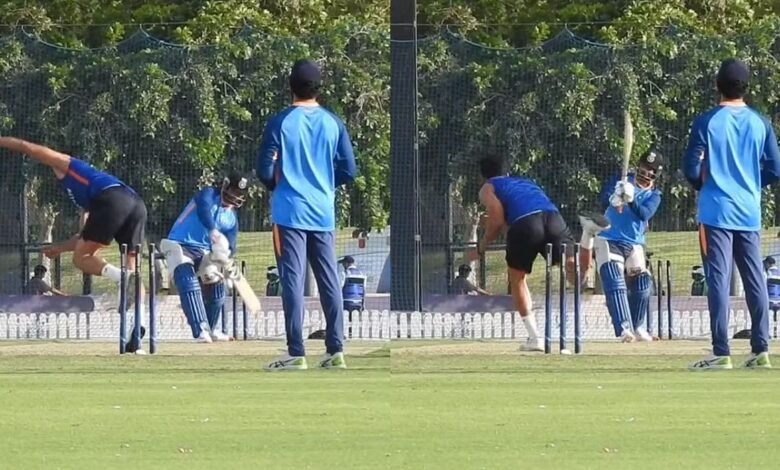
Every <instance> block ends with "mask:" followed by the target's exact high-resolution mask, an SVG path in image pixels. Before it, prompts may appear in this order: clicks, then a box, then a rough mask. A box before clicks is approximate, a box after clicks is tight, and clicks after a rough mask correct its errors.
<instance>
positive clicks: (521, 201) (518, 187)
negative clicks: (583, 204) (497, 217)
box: [488, 176, 558, 225]
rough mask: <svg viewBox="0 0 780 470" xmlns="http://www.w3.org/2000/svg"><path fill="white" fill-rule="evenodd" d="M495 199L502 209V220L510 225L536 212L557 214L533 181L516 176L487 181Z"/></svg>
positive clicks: (550, 202)
mask: <svg viewBox="0 0 780 470" xmlns="http://www.w3.org/2000/svg"><path fill="white" fill-rule="evenodd" d="M488 183H490V184H491V185H493V189H494V191H495V193H496V198H498V200H499V201H501V205H502V206H503V207H504V219H506V223H507V225H512V224H513V223H515V222H517V221H518V220H520V219H522V218H523V217H525V216H528V215H531V214H536V213H537V212H558V208H557V207H555V204H553V203H552V201H551V200H550V198H548V197H547V194H545V193H544V191H542V188H540V187H539V186H538V185H537V184H536V183H534V182H533V181H531V180H529V179H526V178H520V177H517V176H497V177H494V178H490V179H488Z"/></svg>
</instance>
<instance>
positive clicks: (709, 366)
mask: <svg viewBox="0 0 780 470" xmlns="http://www.w3.org/2000/svg"><path fill="white" fill-rule="evenodd" d="M733 368H734V366H733V365H732V364H731V356H710V357H708V358H706V359H702V360H701V361H698V362H694V363H693V364H691V365H690V366H689V367H688V369H689V370H726V369H733Z"/></svg>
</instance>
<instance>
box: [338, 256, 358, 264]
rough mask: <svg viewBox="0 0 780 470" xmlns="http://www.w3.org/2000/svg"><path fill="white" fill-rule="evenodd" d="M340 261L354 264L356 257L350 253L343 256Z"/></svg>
mask: <svg viewBox="0 0 780 470" xmlns="http://www.w3.org/2000/svg"><path fill="white" fill-rule="evenodd" d="M339 263H340V264H354V263H355V258H353V257H351V256H349V255H347V256H345V257H343V258H341V259H340V260H339Z"/></svg>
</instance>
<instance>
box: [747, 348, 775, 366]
mask: <svg viewBox="0 0 780 470" xmlns="http://www.w3.org/2000/svg"><path fill="white" fill-rule="evenodd" d="M742 367H744V368H745V369H771V368H772V363H771V362H769V353H768V352H762V353H758V354H751V355H750V357H749V358H748V359H747V360H746V361H745V362H743V363H742Z"/></svg>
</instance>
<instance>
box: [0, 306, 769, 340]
mask: <svg viewBox="0 0 780 470" xmlns="http://www.w3.org/2000/svg"><path fill="white" fill-rule="evenodd" d="M701 302H702V299H701V298H698V299H694V300H692V301H691V300H689V301H686V298H682V299H680V300H678V301H676V302H675V303H674V304H673V306H672V315H671V317H672V319H673V321H672V335H673V337H674V338H677V339H692V338H704V337H707V336H709V334H710V326H709V314H708V312H707V310H706V309H703V308H701V307H702V305H701ZM569 305H571V303H570V304H569ZM96 307H97V308H96V310H95V311H93V312H89V313H70V314H65V313H40V314H18V313H13V312H2V313H0V340H32V339H91V340H115V339H117V338H118V334H119V315H118V313H117V311H116V308H115V306H113V305H111V299H97V300H96ZM735 307H736V308H734V309H733V310H732V312H731V318H730V321H729V329H730V332H731V334H732V335H733V334H734V333H735V332H737V331H739V330H742V329H747V328H750V316H749V314H748V312H747V309H746V308H745V306H744V305H743V302H742V303H740V302H737V305H735ZM651 310H652V313H651V318H652V321H651V326H652V328H651V329H652V331H653V332H654V333H655V334H657V332H658V309H657V307H654V308H652V309H651ZM581 311H582V319H581V321H582V323H581V324H582V335H583V339H584V340H585V341H589V340H591V341H593V340H609V339H612V338H613V337H614V332H613V328H612V324H611V322H610V319H609V316H608V315H607V313H606V308H604V307H603V298H602V299H599V298H591V299H589V300H588V301H587V302H584V303H583V307H582V309H581ZM535 314H536V320H537V324H538V325H539V327H540V329H542V330H543V328H544V324H545V322H544V312H543V311H542V310H541V309H538V310H536V311H535ZM770 315H772V314H771V313H770ZM567 317H568V318H567V328H566V332H567V337H568V338H569V339H570V340H573V338H574V315H573V313H572V311H571V308H570V309H569V312H568V313H567ZM234 318H235V322H234ZM559 318H560V316H559V312H558V311H557V310H554V311H553V322H552V323H553V331H552V335H551V336H552V337H553V338H554V339H556V340H557V338H558V332H559V325H560V323H559ZM224 319H225V325H224V328H223V329H224V330H225V331H226V332H227V333H228V334H231V335H233V334H234V333H236V334H237V335H236V338H237V339H243V338H244V331H246V338H247V339H274V338H283V337H284V335H285V330H284V313H283V312H281V311H269V312H259V313H255V314H249V315H247V318H246V323H244V320H243V312H242V310H241V307H240V305H239V308H238V309H237V312H236V315H235V316H234V315H233V312H232V308H231V302H230V301H228V305H227V308H226V314H225V316H224ZM667 319H668V312H667V311H666V310H663V309H662V311H661V332H662V334H661V336H662V337H667V331H668V322H667ZM148 321H149V319H148V312H145V314H144V318H143V323H144V325H145V326H148ZM132 323H133V312H128V327H131V326H132ZM770 323H771V324H773V326H774V322H773V321H772V319H770ZM234 325H235V328H234ZM156 326H157V336H158V338H159V339H160V340H161V341H179V340H188V339H190V338H191V336H192V335H191V331H190V328H189V326H188V325H187V322H186V319H185V318H184V315H183V314H182V312H181V306H180V304H179V300H178V297H175V296H162V297H160V298H159V299H158V303H157V325H156ZM324 328H325V318H324V315H323V314H322V313H321V312H320V311H318V310H313V309H310V310H307V311H306V312H305V315H304V335H307V336H308V335H309V334H310V333H312V332H314V331H317V330H321V329H324ZM344 329H345V333H346V334H347V337H348V339H359V340H375V341H389V340H393V339H426V340H428V339H430V340H446V339H470V340H491V339H517V338H525V337H526V331H525V328H524V327H523V325H522V322H521V321H519V317H518V316H517V314H515V313H512V312H484V313H447V312H433V313H431V312H395V311H390V310H376V309H373V310H366V311H363V312H353V314H352V318H351V321H350V318H349V316H348V315H345V318H344ZM773 329H774V330H775V331H776V328H773ZM350 330H351V331H350Z"/></svg>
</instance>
